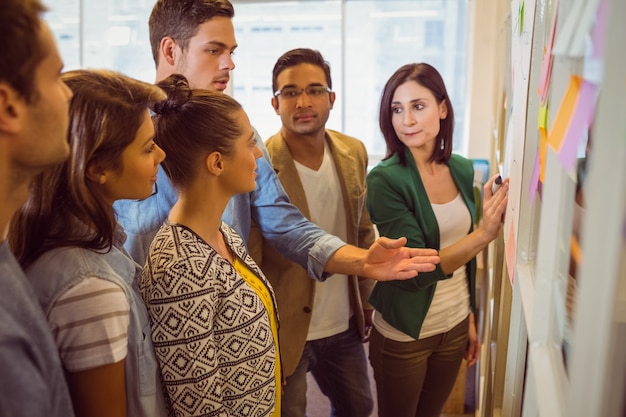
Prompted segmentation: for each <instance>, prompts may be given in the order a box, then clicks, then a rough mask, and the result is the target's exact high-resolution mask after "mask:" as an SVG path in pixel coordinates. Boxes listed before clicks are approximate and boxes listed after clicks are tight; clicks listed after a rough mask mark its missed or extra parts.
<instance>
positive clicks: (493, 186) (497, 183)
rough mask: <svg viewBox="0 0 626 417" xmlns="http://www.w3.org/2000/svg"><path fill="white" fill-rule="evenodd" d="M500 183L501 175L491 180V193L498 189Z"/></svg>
mask: <svg viewBox="0 0 626 417" xmlns="http://www.w3.org/2000/svg"><path fill="white" fill-rule="evenodd" d="M501 184H502V176H500V175H498V177H497V178H496V179H495V180H493V184H491V193H492V194H495V193H496V191H498V188H500V185H501Z"/></svg>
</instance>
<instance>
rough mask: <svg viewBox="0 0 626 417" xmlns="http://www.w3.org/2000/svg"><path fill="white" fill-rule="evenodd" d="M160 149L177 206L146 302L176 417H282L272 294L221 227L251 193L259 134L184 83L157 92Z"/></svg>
mask: <svg viewBox="0 0 626 417" xmlns="http://www.w3.org/2000/svg"><path fill="white" fill-rule="evenodd" d="M159 86H160V87H161V88H163V89H164V90H165V91H166V92H167V93H168V99H167V100H166V101H163V102H162V103H157V105H155V106H154V108H153V110H154V112H155V115H154V116H153V121H154V125H155V133H156V141H157V143H158V144H159V146H161V147H162V148H163V149H164V150H165V151H166V152H167V153H168V160H167V161H166V162H165V163H164V164H163V167H164V169H165V172H166V173H167V175H168V176H169V177H170V179H171V181H172V183H173V184H174V186H175V187H176V188H177V190H178V191H179V199H178V202H177V203H176V204H175V205H174V206H173V207H172V210H171V211H170V214H169V216H168V218H167V220H166V222H165V223H164V224H163V226H162V227H161V229H160V230H159V231H158V233H157V235H156V236H155V238H154V240H153V241H152V245H151V246H150V251H149V255H148V259H147V261H146V265H145V268H144V272H143V275H142V280H141V283H140V290H141V294H142V296H143V298H144V300H145V302H146V305H147V307H148V312H149V314H150V318H151V322H152V332H153V333H152V338H153V341H154V345H155V349H156V352H157V357H158V360H159V364H160V367H161V375H162V379H163V383H164V385H165V388H166V392H167V397H168V398H167V400H168V401H169V404H170V414H171V415H181V416H182V415H184V416H243V415H250V416H280V403H279V400H280V381H281V375H280V366H279V364H280V361H279V354H278V340H277V338H278V336H277V335H278V317H277V312H276V308H275V301H274V294H273V291H272V289H271V286H270V284H269V282H268V281H267V280H266V278H265V276H264V275H263V273H262V272H261V271H260V269H259V268H258V267H257V265H256V264H255V263H254V261H253V260H252V258H251V257H250V256H249V255H248V252H247V250H246V246H245V244H244V242H243V241H242V239H241V237H240V236H239V235H238V234H237V233H236V232H235V231H234V229H232V228H231V227H229V226H227V225H226V224H225V223H223V222H222V221H221V217H222V213H223V211H224V209H225V207H226V204H227V203H228V201H229V200H230V198H231V197H232V196H233V195H235V194H238V193H246V192H249V191H252V190H253V189H254V188H255V186H256V183H255V178H256V172H255V171H256V159H257V158H258V157H260V156H261V151H260V150H259V148H258V147H257V146H256V141H255V139H254V131H253V129H252V127H251V125H250V121H249V120H248V117H247V115H246V113H245V112H244V111H243V109H242V108H241V105H240V104H239V103H237V102H236V101H235V100H234V99H232V98H231V97H229V96H227V95H226V94H221V93H217V92H213V91H208V90H191V89H190V88H189V85H188V83H187V80H186V79H185V78H184V77H183V76H181V75H173V76H171V77H169V78H167V79H165V80H164V81H162V82H160V83H159Z"/></svg>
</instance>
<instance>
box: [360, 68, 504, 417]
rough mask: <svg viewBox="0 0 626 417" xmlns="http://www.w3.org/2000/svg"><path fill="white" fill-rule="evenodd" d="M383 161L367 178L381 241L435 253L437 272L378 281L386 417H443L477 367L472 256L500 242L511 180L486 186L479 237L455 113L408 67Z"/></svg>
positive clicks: (394, 82) (391, 89) (440, 89)
mask: <svg viewBox="0 0 626 417" xmlns="http://www.w3.org/2000/svg"><path fill="white" fill-rule="evenodd" d="M379 122H380V128H381V130H382V133H383V136H384V138H385V142H386V144H387V155H386V157H385V159H384V160H383V161H382V162H381V163H380V164H378V166H376V167H375V168H374V169H372V171H371V172H370V174H369V175H368V177H367V186H368V195H367V209H368V210H369V213H370V216H371V218H372V221H373V222H374V223H375V224H376V226H377V227H378V230H379V232H380V234H381V236H387V237H390V238H396V237H400V236H406V237H407V238H408V242H407V246H410V247H415V248H436V249H438V250H439V256H440V259H441V263H440V264H439V265H437V268H436V270H435V271H433V272H426V273H420V274H419V275H418V276H417V277H416V278H413V279H410V280H407V281H390V282H384V283H383V282H379V283H377V284H376V287H375V288H374V290H373V292H372V295H371V297H370V302H371V304H372V305H373V306H374V308H375V313H374V319H373V324H374V330H373V331H372V335H371V337H370V362H371V364H372V367H373V369H374V378H375V380H376V389H377V397H378V410H379V416H380V417H417V416H419V417H431V416H432V417H438V416H439V415H440V413H441V411H442V409H443V406H444V404H445V402H446V399H447V398H448V395H449V394H450V392H451V390H452V387H453V386H454V382H455V380H456V376H457V374H458V372H459V367H460V365H461V361H462V359H463V358H465V359H466V360H467V361H468V366H471V365H473V364H474V363H475V362H476V360H477V359H478V352H479V350H480V344H479V341H478V338H477V335H476V326H475V323H474V314H473V311H474V309H475V275H476V260H475V256H476V254H477V253H478V252H480V251H481V250H483V249H485V247H486V246H487V245H488V244H489V242H491V241H492V240H493V239H495V237H496V236H497V235H498V232H499V231H500V228H501V225H502V217H503V214H504V211H505V209H506V204H507V191H508V187H509V181H508V179H507V180H505V181H504V182H503V184H502V186H501V187H500V188H499V189H498V191H496V193H495V194H494V193H492V191H491V184H492V182H493V181H494V179H495V177H494V178H491V179H490V180H489V181H488V182H487V184H486V185H485V190H484V195H485V201H484V210H483V219H482V224H481V225H480V226H479V227H477V228H476V229H474V228H473V224H474V215H475V213H474V212H475V208H476V205H475V202H474V193H473V178H474V169H473V166H472V163H471V161H469V160H468V159H465V158H463V157H461V156H459V155H452V131H453V127H454V112H453V110H452V104H451V102H450V99H449V98H448V93H447V91H446V87H445V85H444V82H443V80H442V78H441V75H440V74H439V73H438V72H437V70H436V69H435V68H433V67H432V66H430V65H428V64H424V63H421V64H409V65H405V66H403V67H401V68H400V69H398V70H397V71H396V72H395V73H394V74H393V75H392V76H391V78H390V79H389V81H387V84H386V85H385V88H384V90H383V95H382V99H381V103H380V119H379Z"/></svg>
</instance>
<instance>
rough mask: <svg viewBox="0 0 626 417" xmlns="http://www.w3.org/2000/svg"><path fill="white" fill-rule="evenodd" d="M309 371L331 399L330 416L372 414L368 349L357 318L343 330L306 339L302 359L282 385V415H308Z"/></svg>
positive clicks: (292, 416)
mask: <svg viewBox="0 0 626 417" xmlns="http://www.w3.org/2000/svg"><path fill="white" fill-rule="evenodd" d="M308 371H311V374H312V375H313V378H314V379H315V381H316V382H317V385H319V388H320V390H321V391H322V393H323V394H324V395H326V397H328V399H329V400H330V409H331V410H330V415H331V417H332V416H334V417H369V416H370V414H371V413H372V410H373V408H374V401H373V400H372V395H371V391H370V382H369V377H368V373H367V360H366V358H365V350H364V349H363V343H362V342H361V337H360V336H359V332H358V330H357V327H356V324H355V323H354V320H350V327H349V329H348V330H346V331H345V332H343V333H339V334H336V335H334V336H330V337H327V338H324V339H318V340H311V341H308V342H306V344H305V345H304V352H303V353H302V357H301V358H300V363H299V364H298V367H297V368H296V370H295V372H294V373H293V374H292V375H290V376H288V377H287V384H286V385H285V386H284V389H283V397H282V399H281V402H282V404H281V408H282V412H281V416H282V417H304V416H305V413H306V390H307V384H306V373H307V372H308Z"/></svg>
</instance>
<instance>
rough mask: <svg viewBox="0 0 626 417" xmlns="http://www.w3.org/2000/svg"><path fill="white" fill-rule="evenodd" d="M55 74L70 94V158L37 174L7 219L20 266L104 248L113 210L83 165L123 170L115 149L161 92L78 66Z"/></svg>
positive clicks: (109, 235)
mask: <svg viewBox="0 0 626 417" xmlns="http://www.w3.org/2000/svg"><path fill="white" fill-rule="evenodd" d="M62 78H63V81H64V82H65V83H66V84H67V85H68V87H69V88H70V89H71V90H72V92H73V94H74V95H73V97H72V99H71V102H70V108H69V113H70V123H69V128H68V134H67V140H68V143H69V145H70V149H71V152H70V157H69V159H68V160H67V161H66V162H64V163H63V164H61V165H58V166H56V167H54V168H52V169H51V170H49V171H46V172H44V173H42V174H40V175H39V176H37V177H36V179H35V180H34V182H33V184H32V186H31V190H30V196H29V199H28V201H27V202H26V204H25V205H24V206H23V207H22V209H21V210H19V211H18V213H17V214H16V215H15V217H14V218H13V221H12V222H11V226H10V231H9V242H10V245H11V248H12V249H13V251H14V252H15V255H16V257H17V259H18V261H19V262H20V264H21V265H22V266H23V267H26V266H28V265H29V264H31V263H32V262H33V261H34V260H35V259H37V257H39V256H40V255H41V254H42V253H44V252H46V251H48V250H50V249H53V248H57V247H62V246H78V247H82V248H86V249H91V250H104V251H108V250H110V249H111V246H112V244H113V236H114V232H115V227H116V220H115V215H114V212H113V208H112V207H111V204H110V203H109V202H108V201H107V200H106V198H105V197H104V195H103V191H102V187H101V186H100V184H97V183H96V182H94V181H93V180H91V179H89V177H88V169H89V167H90V166H92V165H93V164H97V165H98V166H99V167H100V168H102V169H112V170H119V169H122V168H123V167H122V166H121V164H122V162H121V155H122V152H123V151H124V149H126V147H127V146H128V145H129V144H130V143H131V142H132V141H133V140H134V138H135V136H136V134H137V131H138V130H139V127H140V126H141V123H142V121H143V118H144V115H145V112H146V111H147V110H148V106H149V105H150V104H151V103H152V102H154V101H157V100H161V99H163V98H164V96H165V94H164V92H163V91H162V90H161V89H159V88H158V87H156V86H154V85H152V84H148V83H144V82H141V81H137V80H134V79H132V78H129V77H127V76H125V75H122V74H120V73H117V72H114V71H105V70H77V71H70V72H67V73H65V74H63V75H62ZM34 151H36V150H34ZM80 224H82V225H84V226H85V227H82V226H80ZM77 225H79V226H78V227H77Z"/></svg>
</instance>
